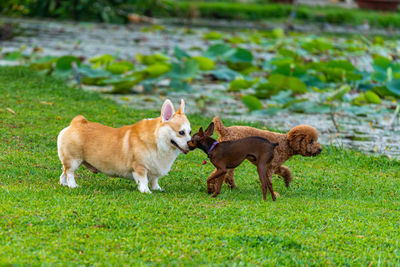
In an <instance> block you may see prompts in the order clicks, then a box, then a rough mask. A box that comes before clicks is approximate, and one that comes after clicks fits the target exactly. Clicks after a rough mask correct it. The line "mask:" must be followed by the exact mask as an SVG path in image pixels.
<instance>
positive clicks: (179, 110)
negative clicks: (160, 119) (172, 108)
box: [176, 99, 185, 114]
mask: <svg viewBox="0 0 400 267" xmlns="http://www.w3.org/2000/svg"><path fill="white" fill-rule="evenodd" d="M176 113H177V114H185V100H183V99H181V105H180V106H179V109H178V111H177V112H176Z"/></svg>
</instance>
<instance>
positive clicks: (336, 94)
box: [328, 84, 351, 100]
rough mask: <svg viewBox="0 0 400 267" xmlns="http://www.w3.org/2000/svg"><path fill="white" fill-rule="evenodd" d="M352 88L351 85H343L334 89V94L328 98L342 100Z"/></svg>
mask: <svg viewBox="0 0 400 267" xmlns="http://www.w3.org/2000/svg"><path fill="white" fill-rule="evenodd" d="M350 89H351V88H350V86H349V85H347V84H345V85H342V86H341V87H340V88H339V89H337V90H335V91H333V93H332V95H331V96H330V97H328V100H342V98H343V96H344V95H345V94H347V93H348V92H350Z"/></svg>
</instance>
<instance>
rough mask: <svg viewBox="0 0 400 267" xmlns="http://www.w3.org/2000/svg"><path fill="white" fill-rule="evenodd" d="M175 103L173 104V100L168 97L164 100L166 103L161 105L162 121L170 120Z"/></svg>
mask: <svg viewBox="0 0 400 267" xmlns="http://www.w3.org/2000/svg"><path fill="white" fill-rule="evenodd" d="M174 113H175V110H174V105H172V102H171V100H169V99H167V100H165V101H164V104H163V105H162V107H161V120H162V122H166V121H169V120H170V119H171V118H172V115H174Z"/></svg>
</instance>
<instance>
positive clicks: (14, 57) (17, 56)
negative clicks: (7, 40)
mask: <svg viewBox="0 0 400 267" xmlns="http://www.w3.org/2000/svg"><path fill="white" fill-rule="evenodd" d="M21 58H22V52H21V51H13V52H9V53H7V54H6V55H5V57H4V59H5V60H10V61H14V60H19V59H21Z"/></svg>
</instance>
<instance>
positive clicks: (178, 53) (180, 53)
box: [174, 46, 191, 60]
mask: <svg viewBox="0 0 400 267" xmlns="http://www.w3.org/2000/svg"><path fill="white" fill-rule="evenodd" d="M174 55H175V57H176V58H177V59H179V60H181V59H183V58H191V56H190V55H189V54H188V53H187V52H186V51H185V50H182V49H181V48H180V47H179V46H175V47H174Z"/></svg>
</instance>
